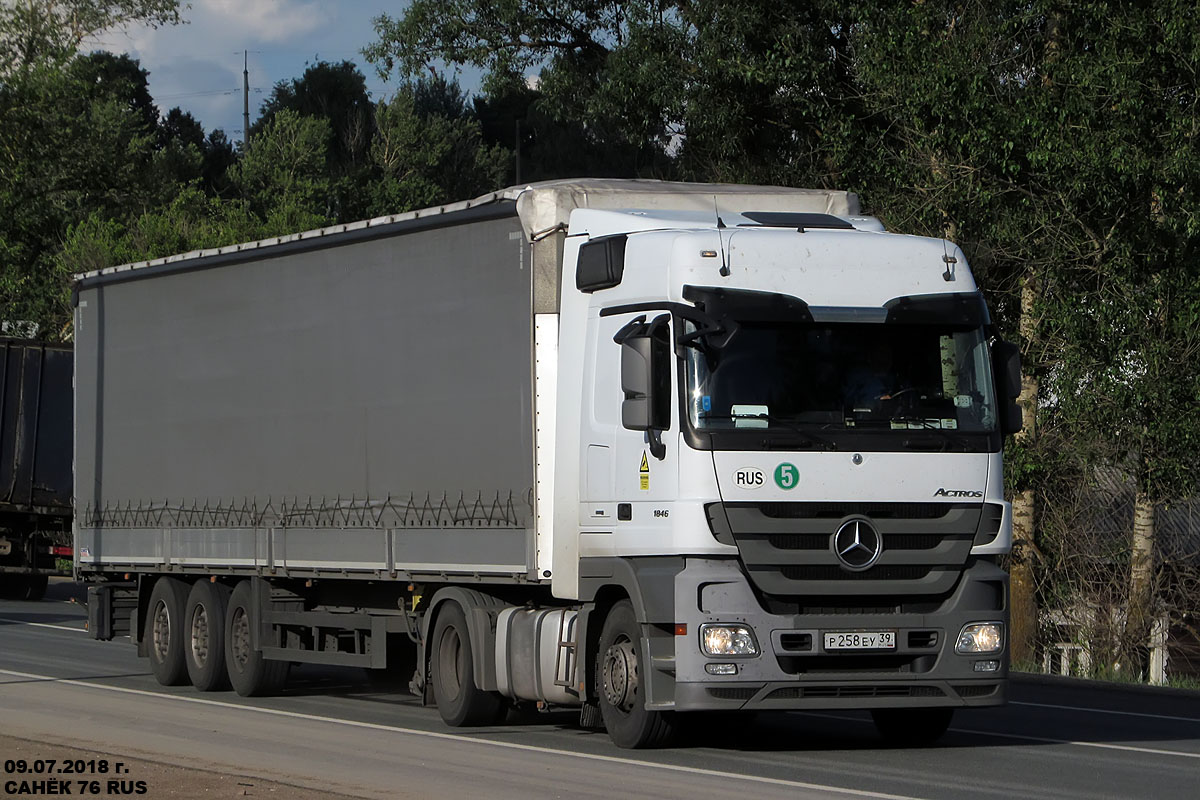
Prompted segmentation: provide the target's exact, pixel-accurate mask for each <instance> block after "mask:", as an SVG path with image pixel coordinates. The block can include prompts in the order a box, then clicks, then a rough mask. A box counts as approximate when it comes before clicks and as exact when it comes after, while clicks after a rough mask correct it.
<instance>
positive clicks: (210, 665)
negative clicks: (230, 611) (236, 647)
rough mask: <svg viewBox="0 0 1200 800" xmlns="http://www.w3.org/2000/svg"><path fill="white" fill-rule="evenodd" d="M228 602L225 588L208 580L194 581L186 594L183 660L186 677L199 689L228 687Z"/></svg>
mask: <svg viewBox="0 0 1200 800" xmlns="http://www.w3.org/2000/svg"><path fill="white" fill-rule="evenodd" d="M228 605H229V587H227V586H224V585H222V584H220V583H211V582H209V581H196V583H194V584H193V585H192V591H191V592H190V593H189V594H188V599H187V606H186V607H185V611H184V615H183V618H184V620H185V622H186V627H187V630H186V631H185V635H186V637H187V641H186V646H185V647H184V660H185V661H186V662H187V672H188V678H190V679H191V681H192V686H195V687H196V688H197V689H199V690H200V691H202V692H215V691H217V690H220V689H228V688H229V670H227V669H226V668H225V612H226V610H227V607H228Z"/></svg>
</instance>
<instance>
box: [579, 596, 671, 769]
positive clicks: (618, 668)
mask: <svg viewBox="0 0 1200 800" xmlns="http://www.w3.org/2000/svg"><path fill="white" fill-rule="evenodd" d="M640 627H641V626H639V625H638V622H637V615H636V614H635V613H634V611H633V604H632V603H630V602H629V601H628V600H622V601H621V602H619V603H617V604H616V605H615V606H613V607H612V610H611V611H609V612H608V616H607V617H606V618H605V620H604V628H603V630H602V632H601V633H600V645H599V647H598V648H597V650H596V694H597V695H598V696H599V698H600V716H601V717H602V718H603V719H604V727H605V728H607V729H608V735H609V738H611V739H612V740H613V743H614V744H615V745H617V747H626V748H637V747H662V746H663V745H666V744H668V743H669V742H670V741H671V739H673V738H674V736H675V716H674V714H671V713H670V712H665V711H650V710H649V709H647V708H646V688H645V685H644V681H643V675H642V670H641V667H640V665H639V661H640V650H641V638H642V637H641V632H640Z"/></svg>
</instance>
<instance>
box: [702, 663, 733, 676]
mask: <svg viewBox="0 0 1200 800" xmlns="http://www.w3.org/2000/svg"><path fill="white" fill-rule="evenodd" d="M704 671H705V672H707V673H708V674H709V675H737V671H738V666H737V664H705V665H704Z"/></svg>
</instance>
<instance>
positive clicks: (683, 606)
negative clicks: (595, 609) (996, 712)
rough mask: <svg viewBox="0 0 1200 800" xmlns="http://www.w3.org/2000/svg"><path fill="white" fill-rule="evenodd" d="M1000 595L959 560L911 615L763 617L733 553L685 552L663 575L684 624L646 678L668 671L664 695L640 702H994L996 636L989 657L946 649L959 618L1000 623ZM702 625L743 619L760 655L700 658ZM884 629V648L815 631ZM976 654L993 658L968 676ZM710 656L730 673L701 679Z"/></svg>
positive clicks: (788, 705) (704, 706)
mask: <svg viewBox="0 0 1200 800" xmlns="http://www.w3.org/2000/svg"><path fill="white" fill-rule="evenodd" d="M1007 597H1008V576H1007V575H1006V574H1005V573H1004V572H1003V571H1002V570H1001V569H999V568H998V567H997V566H995V565H994V564H992V563H990V562H988V561H984V560H971V561H969V562H968V564H967V567H966V569H965V570H964V572H963V573H962V575H961V578H960V580H959V581H958V583H957V585H956V587H955V589H954V590H953V592H951V593H950V595H949V596H947V597H945V598H944V599H942V600H941V601H940V602H934V603H928V604H925V605H924V606H920V607H919V612H913V611H911V610H905V609H904V607H903V606H901V610H900V611H899V612H897V613H886V612H885V613H881V612H879V611H878V610H876V611H873V612H869V613H861V612H859V613H851V612H850V611H849V610H848V609H842V610H840V611H839V610H836V609H830V610H825V609H823V610H822V612H821V613H799V614H773V613H770V612H769V611H766V610H764V609H763V608H762V605H761V604H760V602H759V600H758V598H757V597H756V596H755V595H754V592H753V591H752V590H751V588H750V585H749V583H748V582H747V579H746V577H745V575H744V573H743V572H742V571H741V569H740V566H739V564H738V562H737V561H736V560H734V559H688V561H687V566H686V568H685V569H684V570H683V571H682V572H680V573H678V574H677V575H676V579H675V609H676V618H677V621H678V622H686V623H687V631H688V633H687V634H686V635H681V636H675V637H674V654H673V655H674V658H673V659H669V660H668V659H665V658H662V657H661V656H660V657H659V658H655V659H653V660H652V663H654V664H655V668H656V669H659V670H663V671H669V672H673V675H672V676H670V677H668V676H667V675H661V676H658V677H660V678H661V679H665V680H667V681H669V680H671V678H673V683H674V690H673V692H671V694H672V695H673V699H672V701H666V699H665V698H661V700H662V701H663V702H654V700H659V699H660V698H652V701H651V703H650V704H649V706H650V707H652V708H662V709H666V708H674V709H675V710H677V711H701V710H768V709H780V710H782V709H831V708H842V709H848V708H889V707H890V708H898V707H931V706H994V705H1001V704H1003V703H1004V701H1005V689H1006V683H1007V677H1008V647H1007V641H1006V642H1005V646H1004V648H1003V649H1002V650H1001V652H1000V653H998V654H993V655H960V654H957V653H955V652H954V645H955V641H956V639H957V636H958V633H959V631H960V630H961V628H962V627H963V626H964V625H966V624H968V623H972V622H987V621H1000V622H1003V623H1004V624H1005V629H1006V630H1007V626H1008V608H1007ZM704 623H740V624H745V625H749V626H750V627H751V628H752V629H753V630H754V631H755V634H756V636H757V639H758V644H759V651H760V654H759V655H757V656H750V657H726V656H709V655H706V654H704V653H703V652H702V651H701V648H700V638H699V637H700V626H701V625H702V624H704ZM885 630H886V631H895V632H896V647H895V648H894V649H889V650H887V651H878V650H876V651H838V652H826V651H825V649H824V647H823V638H824V637H823V634H824V633H825V632H830V631H885ZM659 641H660V647H661V644H665V642H662V640H659ZM659 652H660V653H661V652H662V651H661V650H660V651H659ZM664 655H665V654H664ZM981 661H991V662H999V664H998V669H996V670H995V671H991V672H978V671H976V666H975V665H976V662H981ZM714 663H721V664H736V665H737V673H736V674H733V675H711V674H709V673H708V672H706V670H705V665H706V664H714ZM656 682H658V681H656ZM660 685H661V683H660Z"/></svg>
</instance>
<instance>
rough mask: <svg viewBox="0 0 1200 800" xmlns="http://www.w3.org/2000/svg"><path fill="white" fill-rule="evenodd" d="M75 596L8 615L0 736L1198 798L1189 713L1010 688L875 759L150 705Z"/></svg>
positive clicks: (213, 699) (1128, 698)
mask: <svg viewBox="0 0 1200 800" xmlns="http://www.w3.org/2000/svg"><path fill="white" fill-rule="evenodd" d="M72 592H75V593H77V592H78V588H77V587H73V586H72V585H70V584H55V585H52V587H51V592H50V594H49V596H48V597H49V599H47V600H46V601H43V602H41V603H18V602H10V601H4V602H0V734H4V735H8V736H14V737H22V738H29V739H35V740H38V741H42V742H56V743H60V744H61V745H63V746H68V745H70V746H77V747H85V748H90V750H92V751H95V752H100V753H107V754H111V755H112V756H113V757H115V758H120V757H127V758H140V759H144V760H148V761H156V762H160V763H166V764H176V765H183V766H189V767H194V768H199V769H205V770H212V771H215V772H222V773H236V774H239V775H248V776H255V777H257V778H261V779H263V780H272V781H277V782H280V783H284V784H289V785H293V786H301V787H306V788H309V789H316V790H321V791H330V792H338V793H340V794H345V795H352V796H360V797H380V798H382V797H393V798H406V797H411V798H425V797H439V798H441V797H447V796H450V797H459V796H463V797H470V796H472V795H476V796H480V797H487V798H492V797H514V798H515V797H521V798H532V797H573V798H574V797H578V798H593V797H594V798H600V797H604V798H611V797H613V796H625V797H687V798H689V800H699V799H700V798H710V797H711V798H723V800H728V798H730V797H746V796H750V797H755V798H759V797H789V798H806V797H921V798H960V797H964V796H968V795H969V796H972V797H981V798H987V797H997V798H1000V797H1003V798H1012V797H1029V798H1038V797H1047V798H1106V797H1112V798H1133V797H1156V798H1175V797H1195V796H1197V793H1198V792H1200V789H1198V788H1197V784H1198V778H1200V695H1196V694H1195V693H1177V692H1168V691H1146V690H1138V689H1125V688H1113V687H1108V686H1103V685H1096V684H1091V683H1084V682H1081V683H1080V685H1068V684H1066V683H1063V682H1057V683H1045V682H1041V681H1034V680H1017V681H1015V682H1014V685H1013V687H1012V691H1011V693H1010V699H1011V702H1010V704H1009V705H1008V706H1007V707H1005V708H1002V709H988V710H977V711H960V712H959V713H958V715H957V716H956V717H955V722H954V725H953V726H952V728H951V730H950V732H949V733H948V734H947V735H946V736H945V738H944V739H943V740H942V741H941V743H939V745H938V746H936V747H930V748H915V749H912V748H903V749H901V748H897V749H891V748H885V747H883V746H882V744H881V742H880V740H879V739H878V737H877V736H876V734H875V730H874V727H873V726H872V724H871V722H870V719H869V718H868V716H867V715H866V714H862V713H853V712H836V713H807V714H806V713H781V714H772V715H762V716H760V717H759V719H758V721H757V722H756V723H755V724H754V725H753V726H751V727H749V728H740V729H737V730H721V729H719V728H716V729H705V730H698V731H695V732H693V734H692V735H691V736H690V737H689V742H688V743H687V744H685V745H683V746H680V747H676V748H673V749H669V750H661V751H638V752H629V751H623V750H619V749H617V748H616V747H614V746H613V745H612V744H611V743H610V742H609V741H608V738H607V736H606V735H605V734H604V733H603V732H590V731H583V730H580V729H579V728H577V727H575V726H574V724H573V721H574V717H575V716H577V715H571V714H550V715H540V716H538V717H537V718H536V719H534V720H531V721H526V722H524V723H522V724H517V725H511V726H505V727H489V728H476V729H457V730H456V729H451V728H447V727H446V726H444V725H443V724H442V722H441V719H440V718H439V717H438V715H437V711H436V710H435V709H431V708H422V707H421V706H420V705H419V704H418V702H417V701H416V699H415V698H413V697H411V696H409V695H408V694H406V693H403V692H401V691H397V690H396V688H395V687H392V688H391V689H390V690H389V689H387V688H384V687H380V686H379V685H377V684H374V683H372V682H371V681H369V680H368V679H367V676H366V674H365V673H364V672H363V671H362V670H352V669H343V670H337V669H329V668H309V667H302V668H297V669H294V670H293V673H292V679H291V680H290V681H289V685H288V690H287V691H286V693H285V694H283V695H282V696H279V697H273V698H263V699H244V698H240V697H237V696H236V695H234V694H232V693H215V694H200V693H198V692H196V691H195V690H194V689H192V688H190V687H178V688H164V687H160V686H159V685H158V684H157V683H156V682H155V681H154V679H153V677H151V675H150V673H149V669H148V668H147V665H146V663H145V661H143V660H139V659H138V658H137V657H136V654H135V652H134V648H133V647H132V645H130V644H129V642H128V641H127V640H126V641H113V642H97V641H94V640H92V639H90V638H89V637H88V635H87V634H86V633H85V632H84V631H83V623H84V618H85V613H84V609H83V607H82V606H81V605H78V604H73V603H70V602H69V601H68V600H69V597H70V595H71V593H72ZM9 757H10V756H8V755H6V754H4V753H0V760H2V759H5V758H9ZM8 777H9V776H7V775H0V779H6V778H8ZM130 777H136V776H130ZM154 788H155V787H153V786H151V787H149V792H148V793H147V794H146V795H145V796H148V797H155V796H156V792H155V791H154ZM163 796H165V795H163Z"/></svg>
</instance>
